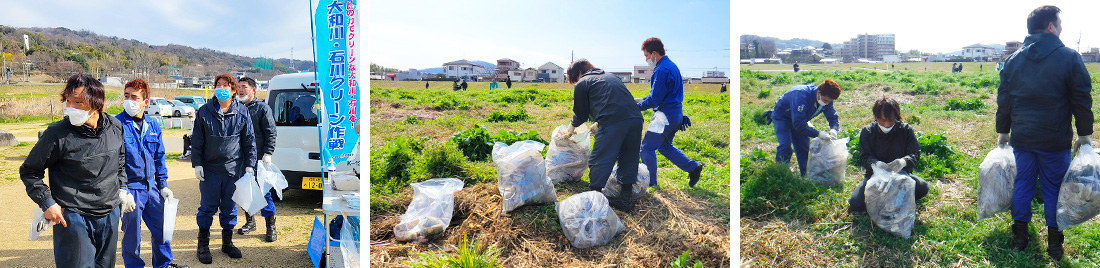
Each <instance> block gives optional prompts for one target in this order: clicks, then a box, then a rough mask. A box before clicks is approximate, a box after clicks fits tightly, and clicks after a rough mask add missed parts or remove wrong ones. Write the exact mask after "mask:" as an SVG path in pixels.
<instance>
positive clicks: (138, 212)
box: [115, 79, 187, 268]
mask: <svg viewBox="0 0 1100 268" xmlns="http://www.w3.org/2000/svg"><path fill="white" fill-rule="evenodd" d="M123 93H124V94H123V97H124V99H123V101H122V108H123V112H121V113H119V114H118V115H115V118H117V119H118V121H119V122H120V123H122V135H123V137H124V139H123V140H124V141H125V145H126V179H127V180H126V188H128V191H129V192H130V195H132V196H134V201H135V202H136V206H135V208H134V211H131V212H129V213H125V214H122V262H123V264H125V265H126V267H145V261H143V260H142V259H141V251H140V250H141V247H140V246H141V221H142V220H145V226H146V227H148V228H149V233H150V234H151V235H152V236H153V240H152V241H150V242H151V243H152V249H153V263H152V266H153V267H157V268H163V267H187V266H186V265H182V266H181V265H178V264H175V263H172V246H171V245H169V243H168V242H164V229H163V228H164V203H165V201H167V200H170V199H172V198H173V196H172V190H171V189H168V168H167V167H166V166H165V165H164V139H163V138H162V137H161V131H160V123H157V121H156V120H145V108H146V107H148V106H149V84H148V83H146V82H145V80H142V79H134V80H131V81H130V82H127V83H126V86H124V88H123Z"/></svg>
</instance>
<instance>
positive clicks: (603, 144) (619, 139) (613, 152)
mask: <svg viewBox="0 0 1100 268" xmlns="http://www.w3.org/2000/svg"><path fill="white" fill-rule="evenodd" d="M641 139H642V119H641V118H636V119H627V120H625V121H622V122H618V123H613V124H610V125H606V126H605V125H602V124H601V125H600V127H599V129H598V130H596V142H595V144H593V145H592V156H591V157H589V160H588V167H589V172H588V187H589V188H590V189H603V187H604V186H605V185H607V178H608V177H610V176H611V169H612V168H614V167H615V163H618V164H619V170H618V171H617V172H616V174H615V176H616V177H617V178H619V183H620V184H622V185H624V186H623V188H624V189H629V188H630V187H628V186H625V185H634V182H635V181H637V180H638V148H639V147H640V143H641Z"/></svg>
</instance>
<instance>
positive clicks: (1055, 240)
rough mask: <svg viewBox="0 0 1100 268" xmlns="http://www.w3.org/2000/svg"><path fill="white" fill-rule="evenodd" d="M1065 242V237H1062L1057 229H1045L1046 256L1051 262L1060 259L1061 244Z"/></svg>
mask: <svg viewBox="0 0 1100 268" xmlns="http://www.w3.org/2000/svg"><path fill="white" fill-rule="evenodd" d="M1065 240H1066V236H1065V235H1062V231H1059V230H1058V228H1057V227H1048V228H1047V256H1050V259H1052V260H1056V261H1057V260H1060V259H1062V253H1063V250H1062V242H1063V241H1065Z"/></svg>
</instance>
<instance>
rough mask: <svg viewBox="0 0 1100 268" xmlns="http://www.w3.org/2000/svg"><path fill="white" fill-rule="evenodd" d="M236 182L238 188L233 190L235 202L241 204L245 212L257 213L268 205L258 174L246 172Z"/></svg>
mask: <svg viewBox="0 0 1100 268" xmlns="http://www.w3.org/2000/svg"><path fill="white" fill-rule="evenodd" d="M234 184H235V185H236V186H237V189H236V190H234V191H233V202H236V203H237V205H239V206H241V208H243V209H244V211H245V212H248V214H256V212H259V211H260V209H263V208H264V206H267V200H266V199H264V193H263V192H262V191H261V190H260V185H259V184H258V182H256V176H253V175H252V173H246V174H245V175H244V177H241V178H240V179H238V180H237V182H236V183H234Z"/></svg>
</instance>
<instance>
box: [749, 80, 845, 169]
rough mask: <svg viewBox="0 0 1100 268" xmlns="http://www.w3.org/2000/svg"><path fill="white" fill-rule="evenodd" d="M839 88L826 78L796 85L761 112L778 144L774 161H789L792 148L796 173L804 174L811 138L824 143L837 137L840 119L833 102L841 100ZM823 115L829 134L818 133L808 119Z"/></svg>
mask: <svg viewBox="0 0 1100 268" xmlns="http://www.w3.org/2000/svg"><path fill="white" fill-rule="evenodd" d="M840 91H841V90H840V86H839V85H837V84H836V82H834V81H833V80H832V79H825V82H821V84H818V85H798V86H794V87H791V89H790V90H787V93H783V96H781V97H779V99H778V100H776V101H775V107H773V108H772V110H771V111H767V112H764V117H765V118H767V119H768V120H769V121H770V122H771V123H772V124H773V126H774V127H773V129H775V137H776V139H777V140H778V141H779V146H778V147H776V150H775V151H776V152H775V162H778V163H790V162H791V146H794V154H795V156H797V157H798V172H799V173H800V174H801V175H803V176H805V175H806V160H807V157H808V155H809V152H810V138H811V137H818V138H821V139H824V140H826V141H828V140H833V139H835V138H836V135H837V131H838V130H840V117H839V116H837V113H836V109H835V108H833V101H835V100H836V99H837V98H840ZM820 114H825V119H826V120H827V121H829V130H828V131H819V130H817V129H814V127H813V125H810V120H811V119H813V118H814V117H817V115H820Z"/></svg>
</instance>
